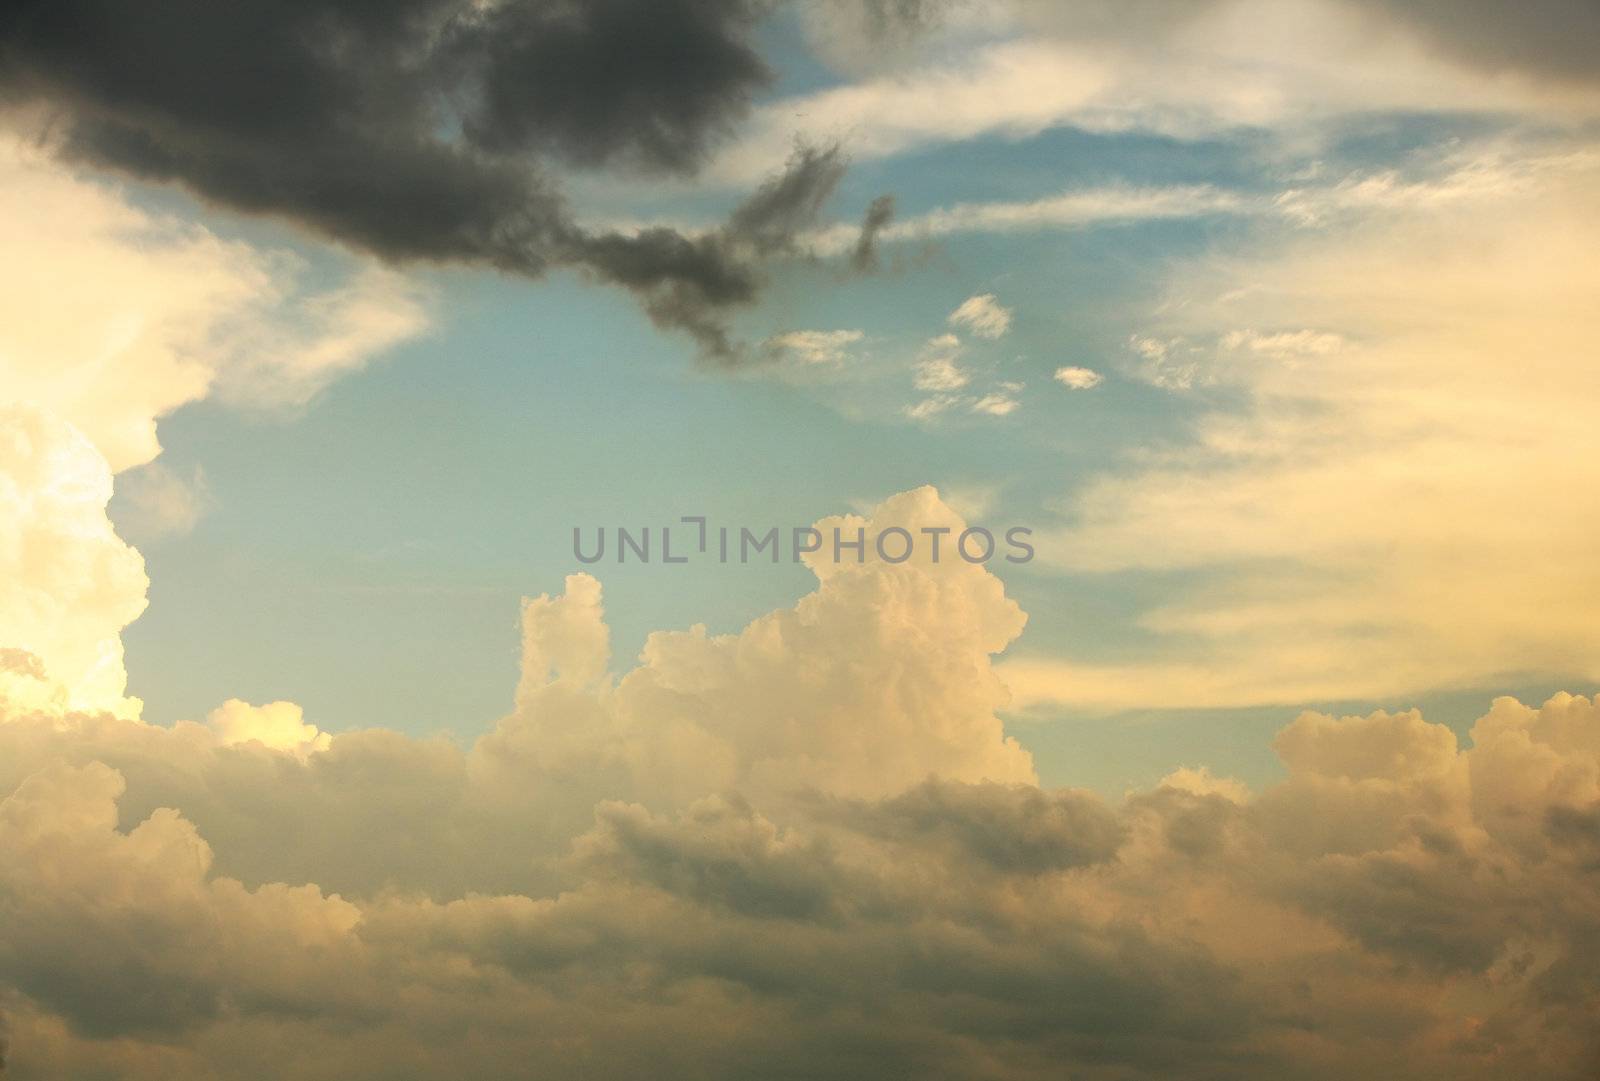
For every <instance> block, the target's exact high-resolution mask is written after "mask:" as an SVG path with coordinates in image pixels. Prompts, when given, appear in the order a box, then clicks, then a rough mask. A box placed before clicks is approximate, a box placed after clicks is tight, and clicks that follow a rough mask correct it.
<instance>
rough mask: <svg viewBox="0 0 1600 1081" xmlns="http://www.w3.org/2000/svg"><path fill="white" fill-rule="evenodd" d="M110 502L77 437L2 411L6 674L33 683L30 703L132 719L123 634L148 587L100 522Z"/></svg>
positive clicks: (44, 417) (31, 416)
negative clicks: (44, 699)
mask: <svg viewBox="0 0 1600 1081" xmlns="http://www.w3.org/2000/svg"><path fill="white" fill-rule="evenodd" d="M110 499H111V469H110V467H109V466H108V465H107V463H106V460H105V457H104V456H103V455H102V454H101V453H100V452H99V451H98V450H97V449H95V447H94V445H93V444H92V443H90V442H89V440H88V439H87V438H86V437H85V436H84V435H83V433H82V432H80V431H78V430H77V429H76V428H73V427H72V426H71V425H69V424H67V423H66V422H65V421H62V420H60V419H58V418H56V417H54V416H51V415H49V414H46V413H44V412H43V411H41V410H39V409H36V408H32V407H20V406H12V407H8V408H5V409H0V633H3V635H4V641H3V645H4V646H5V648H6V649H8V650H14V651H17V655H16V656H15V657H13V661H12V664H11V665H9V667H12V668H13V669H14V671H15V672H16V673H17V674H22V675H28V676H30V679H29V680H28V685H29V686H30V687H31V691H30V697H31V695H32V693H44V688H45V687H46V686H53V687H54V688H56V689H55V690H53V691H50V692H48V693H49V694H50V695H51V696H52V697H55V698H56V699H57V700H58V702H59V705H60V706H63V707H65V708H68V709H110V710H117V711H123V712H127V711H132V712H133V713H135V714H137V711H138V704H137V702H127V701H125V700H124V699H123V692H124V690H125V689H126V686H127V675H126V673H125V672H124V671H123V667H122V628H123V627H125V626H127V625H128V624H129V623H131V622H133V620H134V619H135V618H136V617H137V616H138V615H139V613H140V612H143V611H144V606H145V589H146V588H147V587H148V585H149V579H147V578H146V577H145V573H144V560H143V559H142V558H141V557H140V555H139V553H138V552H136V551H135V550H134V549H132V548H130V547H129V546H128V545H127V544H125V543H124V542H123V541H122V539H121V538H120V537H118V536H117V535H116V531H115V530H114V529H113V528H112V525H111V520H110V519H109V518H107V517H106V504H107V503H108V502H109V501H110ZM24 657H26V658H27V659H28V660H27V662H26V664H24V662H23V658H24ZM32 677H37V678H32ZM47 680H48V681H49V682H48V683H47V682H46V681H47Z"/></svg>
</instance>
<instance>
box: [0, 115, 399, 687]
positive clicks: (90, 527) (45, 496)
mask: <svg viewBox="0 0 1600 1081" xmlns="http://www.w3.org/2000/svg"><path fill="white" fill-rule="evenodd" d="M0 190H3V191H4V194H5V197H6V199H7V200H8V203H9V204H10V205H13V206H15V207H18V208H23V209H22V210H19V212H17V213H11V214H7V215H5V216H4V218H3V220H0V238H3V239H4V242H5V248H6V251H7V253H8V255H10V258H8V259H6V260H5V261H4V262H3V263H0V387H3V393H4V398H3V400H0V504H4V512H3V513H0V646H3V647H4V648H6V649H12V650H17V651H20V654H26V655H27V656H28V657H29V658H31V660H30V661H29V662H28V664H27V665H26V666H24V667H25V668H26V670H27V671H28V672H29V673H33V674H30V675H29V676H28V677H27V678H26V679H21V678H20V677H18V678H15V679H13V678H10V677H7V678H6V679H5V680H4V681H3V682H5V683H6V684H8V685H9V687H10V690H9V692H6V693H8V694H10V695H13V696H23V697H26V698H28V699H29V700H31V701H36V700H41V698H42V699H45V700H51V701H57V702H60V703H64V704H65V705H67V706H68V707H70V708H73V709H109V710H114V711H118V712H130V713H133V714H135V715H136V714H137V709H138V706H137V703H136V702H134V701H132V700H129V699H125V698H124V697H123V695H124V690H125V685H126V676H125V673H124V672H123V667H122V645H121V641H120V632H121V629H122V628H123V627H124V626H126V625H127V624H128V623H129V622H130V621H131V620H133V619H134V618H135V617H136V616H137V615H138V614H139V613H140V612H141V611H143V609H144V606H145V589H146V586H147V582H146V579H145V574H144V564H143V560H142V559H141V558H140V556H139V554H138V553H137V552H136V551H134V550H133V549H131V548H129V547H128V546H127V544H125V543H124V541H123V540H122V539H121V538H119V537H117V536H116V534H115V533H114V531H113V530H112V527H111V523H110V521H109V520H108V519H107V517H106V506H107V503H108V502H109V500H110V498H111V494H112V478H113V476H114V475H115V474H118V473H126V472H128V471H130V470H133V469H134V468H135V467H140V466H144V467H145V468H144V469H143V470H140V472H139V474H138V476H137V479H136V480H133V481H132V482H131V483H130V485H129V490H128V492H127V497H128V499H127V503H128V506H129V507H130V508H131V515H130V517H131V520H132V522H133V524H134V526H135V527H136V528H137V529H140V530H141V532H142V533H143V535H145V536H155V535H158V534H161V533H163V532H173V531H182V530H183V529H185V528H187V527H190V526H192V525H193V523H194V520H195V518H196V517H198V515H199V514H200V513H201V512H202V511H203V509H204V505H205V498H204V494H203V493H204V489H203V487H201V486H200V485H199V484H197V483H196V480H195V479H191V478H183V477H179V476H176V475H174V474H172V473H170V472H167V471H166V470H164V469H163V468H161V467H160V466H159V465H155V466H152V465H150V464H149V463H151V462H152V460H153V459H155V458H156V456H157V455H158V454H159V453H160V450H161V446H160V443H159V441H158V439H157V436H156V425H157V421H158V420H159V419H160V418H161V417H163V416H166V415H167V414H169V413H171V412H173V411H174V410H176V409H178V408H179V407H181V406H183V405H185V404H188V403H190V402H195V401H199V400H201V399H204V398H207V397H216V398H220V399H222V400H225V401H227V402H228V403H230V404H233V405H235V406H238V407H242V408H249V409H258V410H261V409H265V410H279V409H284V408H293V407H296V406H300V405H304V404H306V403H307V402H308V401H309V400H310V399H311V398H312V397H313V396H314V395H315V394H316V393H317V392H318V391H319V390H321V389H322V388H323V387H325V386H326V385H327V384H328V383H330V382H332V381H333V380H334V379H336V378H338V377H339V376H341V375H344V374H346V373H349V372H351V371H354V370H356V369H359V368H360V367H362V366H363V365H365V364H366V363H368V362H369V361H370V360H371V359H372V358H373V357H374V356H375V355H378V354H379V353H381V352H382V351H383V350H385V349H386V348H389V347H391V346H393V345H394V344H396V343H397V342H400V341H402V340H404V339H407V338H409V337H412V336H414V335H415V334H417V333H419V332H420V331H421V330H422V329H423V328H424V327H425V326H426V325H427V321H428V312H427V305H426V301H425V299H424V298H423V297H422V296H421V295H420V292H419V290H418V289H417V288H416V287H415V286H414V285H412V284H411V283H409V282H408V281H406V280H405V279H403V278H400V277H399V276H398V275H395V274H393V273H392V272H389V271H384V270H379V269H376V268H373V267H358V268H357V269H356V270H355V271H354V272H353V273H351V274H350V276H349V277H348V278H347V279H346V280H345V281H343V282H336V283H335V284H334V285H333V286H331V287H330V288H327V289H325V290H321V291H317V290H311V289H307V288H306V287H305V285H304V283H305V280H306V279H307V278H308V277H309V276H310V275H309V273H308V268H306V267H305V266H303V265H302V263H301V262H300V261H299V260H298V259H296V258H294V257H292V256H290V255H287V254H285V253H280V252H271V251H264V250H261V249H259V248H256V247H254V246H251V245H248V244H245V243H241V242H237V241H225V240H222V239H221V238H219V237H217V236H216V235H214V234H213V233H211V232H209V231H208V230H206V229H204V228H201V227H199V226H195V225H191V224H186V223H183V222H180V221H176V220H172V219H170V218H167V217H165V216H163V215H160V214H156V213H153V212H150V211H147V210H143V209H140V208H138V207H136V206H134V205H133V204H132V203H130V202H129V201H128V200H127V199H126V198H124V197H123V195H122V194H121V193H119V192H118V191H117V190H115V189H114V188H111V187H108V186H104V185H101V184H95V183H92V182H90V181H87V180H85V179H83V178H81V177H79V176H77V175H75V174H73V173H70V172H67V171H65V170H63V169H62V168H61V167H59V166H58V165H56V164H54V163H52V162H50V161H48V160H45V159H43V158H41V156H40V155H38V154H37V153H35V152H33V151H30V150H29V149H27V148H24V147H21V146H19V145H17V144H16V143H14V142H12V141H9V140H0ZM20 654H19V655H20ZM19 671H20V669H19ZM37 673H42V674H43V675H42V678H35V675H37Z"/></svg>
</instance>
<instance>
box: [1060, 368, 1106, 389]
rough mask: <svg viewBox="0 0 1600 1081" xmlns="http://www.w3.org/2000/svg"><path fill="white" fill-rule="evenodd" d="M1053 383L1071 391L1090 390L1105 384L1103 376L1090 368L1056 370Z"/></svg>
mask: <svg viewBox="0 0 1600 1081" xmlns="http://www.w3.org/2000/svg"><path fill="white" fill-rule="evenodd" d="M1054 378H1055V381H1056V382H1057V383H1060V384H1061V385H1062V386H1064V387H1069V388H1071V389H1072V390H1090V389H1092V388H1094V387H1098V386H1099V385H1100V384H1101V383H1103V382H1105V376H1103V375H1101V374H1100V373H1099V372H1097V371H1095V370H1094V369H1092V368H1072V367H1067V368H1057V369H1056V374H1055V376H1054Z"/></svg>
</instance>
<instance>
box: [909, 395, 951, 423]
mask: <svg viewBox="0 0 1600 1081" xmlns="http://www.w3.org/2000/svg"><path fill="white" fill-rule="evenodd" d="M959 400H960V399H958V398H957V397H956V396H955V395H954V394H935V395H933V396H932V397H931V398H924V399H922V401H920V402H915V403H913V404H911V405H908V406H906V408H905V414H906V416H908V417H910V418H911V419H912V420H932V419H933V418H934V417H937V416H939V415H941V414H943V413H946V412H948V411H949V409H950V407H951V406H953V405H955V404H956V402H957V401H959Z"/></svg>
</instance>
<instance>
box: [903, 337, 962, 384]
mask: <svg viewBox="0 0 1600 1081" xmlns="http://www.w3.org/2000/svg"><path fill="white" fill-rule="evenodd" d="M960 355H961V340H960V339H959V338H957V337H956V336H955V335H954V334H941V335H939V336H938V337H937V338H932V339H930V340H929V341H928V344H927V345H925V346H923V349H922V356H921V358H920V359H919V360H918V361H917V375H916V384H917V389H918V390H938V391H950V390H959V389H961V388H962V387H964V386H966V385H967V383H969V382H970V381H971V378H972V377H971V376H969V375H968V374H967V372H966V370H965V369H963V368H962V367H961V365H959V364H957V363H956V358H957V357H959V356H960Z"/></svg>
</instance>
